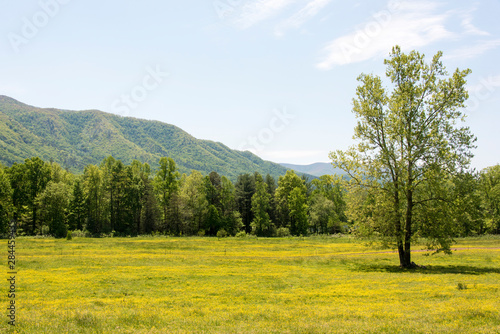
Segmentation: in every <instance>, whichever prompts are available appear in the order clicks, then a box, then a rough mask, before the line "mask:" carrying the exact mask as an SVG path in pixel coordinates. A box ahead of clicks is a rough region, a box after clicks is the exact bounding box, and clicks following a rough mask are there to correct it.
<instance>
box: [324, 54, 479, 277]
mask: <svg viewBox="0 0 500 334" xmlns="http://www.w3.org/2000/svg"><path fill="white" fill-rule="evenodd" d="M441 57H442V53H441V52H438V53H437V54H436V55H435V56H434V57H433V58H432V61H431V62H430V63H425V61H424V55H422V54H420V53H419V52H416V51H412V52H410V53H408V54H405V53H403V52H402V51H401V49H400V47H398V46H396V47H394V48H393V50H392V53H391V54H390V57H389V58H388V59H386V60H385V62H384V63H385V65H386V66H387V70H386V76H387V77H388V78H389V79H390V82H391V84H392V91H389V90H388V89H386V88H385V87H384V85H383V83H382V79H381V78H380V77H378V76H375V75H371V74H361V75H360V76H359V77H358V81H359V82H360V85H359V86H358V88H357V90H356V98H354V101H353V104H354V106H353V113H354V114H355V116H356V118H357V119H358V123H357V126H356V127H355V130H354V138H355V139H356V140H358V144H357V145H355V146H353V147H351V148H350V149H348V150H347V151H336V152H332V153H331V154H330V157H331V159H332V161H333V164H334V165H335V166H336V167H339V168H341V169H342V170H344V171H346V172H347V173H348V174H349V176H350V182H349V186H350V187H351V188H365V189H366V190H367V191H368V192H369V195H370V196H372V197H373V198H374V199H375V203H376V207H375V208H374V210H372V214H373V216H371V217H366V219H364V221H361V222H360V223H365V226H370V227H371V228H370V229H371V230H373V229H377V228H378V229H379V231H380V232H381V233H382V234H383V235H385V236H386V237H388V238H390V239H391V240H392V241H393V242H394V244H395V246H396V247H397V249H398V252H399V261H400V265H401V266H402V267H404V268H410V267H413V264H412V261H411V244H412V240H413V238H414V236H416V235H420V236H422V237H427V239H428V240H429V244H428V247H429V248H431V249H435V250H443V251H445V252H450V245H451V242H452V234H453V233H454V231H447V229H444V228H441V226H443V225H442V223H444V222H446V221H450V218H451V217H446V216H444V215H443V213H444V212H449V211H447V210H446V209H447V205H449V203H448V202H447V198H446V197H444V198H443V197H442V196H441V195H442V194H443V191H442V190H443V184H445V183H446V182H448V181H450V180H451V179H452V178H453V175H455V174H456V173H457V171H459V170H461V169H467V167H468V164H469V160H470V158H471V157H472V153H471V149H472V148H473V147H474V146H473V143H474V141H475V137H474V136H473V135H472V134H471V132H470V131H469V129H468V128H467V127H460V126H458V125H457V124H456V122H457V121H460V120H462V119H463V117H464V114H463V113H462V111H461V109H462V108H463V107H465V105H464V102H465V101H466V99H467V98H468V93H467V90H466V80H465V78H466V76H467V75H468V74H469V73H470V70H468V69H467V70H463V71H461V70H458V69H457V70H456V71H454V72H453V73H452V74H451V75H449V74H448V73H447V71H446V69H445V67H444V66H443V63H442V61H441ZM430 208H432V209H433V210H432V212H434V213H436V215H428V214H426V212H430V211H428V209H430ZM439 208H442V209H443V210H439ZM387 222H388V223H387ZM424 227H425V228H424ZM360 230H361V229H360Z"/></svg>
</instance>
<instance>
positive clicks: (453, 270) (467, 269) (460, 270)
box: [353, 264, 500, 275]
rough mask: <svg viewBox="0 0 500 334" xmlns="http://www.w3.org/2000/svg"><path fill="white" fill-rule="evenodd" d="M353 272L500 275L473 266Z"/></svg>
mask: <svg viewBox="0 0 500 334" xmlns="http://www.w3.org/2000/svg"><path fill="white" fill-rule="evenodd" d="M353 271H362V272H389V273H415V274H429V275H432V274H434V275H435V274H438V275H440V274H466V275H484V274H500V268H493V267H474V266H427V267H425V268H415V269H403V268H401V267H400V266H398V265H387V264H357V265H355V266H354V268H353Z"/></svg>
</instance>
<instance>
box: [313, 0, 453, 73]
mask: <svg viewBox="0 0 500 334" xmlns="http://www.w3.org/2000/svg"><path fill="white" fill-rule="evenodd" d="M438 8H439V4H436V3H432V2H429V1H412V2H401V3H398V6H397V7H393V6H391V2H389V5H388V8H387V9H386V10H382V11H379V12H377V13H375V14H374V15H373V16H372V18H371V20H368V21H367V22H365V23H364V24H363V25H361V26H360V27H359V28H358V29H356V31H354V32H352V33H350V34H347V35H345V36H342V37H339V38H337V39H335V40H333V41H332V42H330V43H329V44H328V45H327V46H326V47H325V48H324V53H325V56H324V58H323V59H322V60H321V61H320V62H319V63H318V64H317V67H318V68H319V69H324V70H328V69H331V68H332V67H334V66H335V65H345V64H350V63H356V62H361V61H365V60H368V59H371V58H373V57H378V56H384V55H386V54H388V53H389V51H390V50H391V47H392V46H394V45H396V44H398V45H400V46H401V47H402V48H403V49H414V48H418V47H422V46H425V45H428V44H431V43H434V42H437V41H441V40H444V39H449V38H455V37H457V35H456V34H454V33H452V32H450V31H448V30H447V29H446V28H445V26H444V24H445V22H446V20H447V19H448V18H449V17H450V15H451V13H450V12H445V13H440V14H436V13H435V11H436V10H437V9H438Z"/></svg>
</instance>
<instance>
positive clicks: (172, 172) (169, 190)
mask: <svg viewBox="0 0 500 334" xmlns="http://www.w3.org/2000/svg"><path fill="white" fill-rule="evenodd" d="M153 184H154V189H155V192H156V194H157V197H158V202H159V203H160V205H161V208H162V213H163V230H164V231H165V232H170V231H172V230H173V226H172V225H173V224H174V222H173V221H172V220H174V218H176V213H177V211H176V209H177V205H176V204H177V203H172V199H176V197H177V195H178V191H179V186H180V173H179V172H178V170H177V165H176V164H175V161H174V159H172V158H166V157H162V158H161V159H160V168H159V169H158V170H157V171H156V176H155V178H154V183H153Z"/></svg>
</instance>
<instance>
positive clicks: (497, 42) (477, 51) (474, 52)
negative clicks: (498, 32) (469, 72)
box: [444, 39, 500, 59]
mask: <svg viewBox="0 0 500 334" xmlns="http://www.w3.org/2000/svg"><path fill="white" fill-rule="evenodd" d="M498 46H500V39H494V40H489V41H479V42H477V43H476V44H475V45H469V46H466V47H463V48H460V49H457V50H454V51H452V52H451V53H449V54H448V55H445V57H444V58H445V59H456V58H460V59H468V58H474V57H477V56H479V55H482V54H483V53H485V52H487V51H489V50H492V49H496V48H497V47H498Z"/></svg>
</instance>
